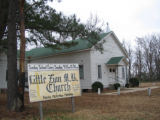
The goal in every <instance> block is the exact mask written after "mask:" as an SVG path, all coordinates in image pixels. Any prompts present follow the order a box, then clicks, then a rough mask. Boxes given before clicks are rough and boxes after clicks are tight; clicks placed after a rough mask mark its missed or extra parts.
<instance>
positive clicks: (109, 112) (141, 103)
mask: <svg viewBox="0 0 160 120" xmlns="http://www.w3.org/2000/svg"><path fill="white" fill-rule="evenodd" d="M142 85H143V86H145V87H146V86H148V85H149V86H150V85H152V84H151V83H150V84H149V83H147V85H146V84H141V86H142ZM157 85H159V83H157ZM159 103H160V88H158V89H154V90H152V95H151V96H150V97H149V96H147V91H141V92H135V93H127V94H121V95H120V96H117V95H115V96H111V95H110V96H105V95H99V96H98V95H97V94H95V93H84V94H83V95H82V96H81V97H76V98H75V104H76V112H75V113H72V112H71V99H70V98H64V99H57V100H50V101H47V102H43V111H44V118H45V119H44V120H159V119H160V114H159V113H160V104H159ZM38 106H39V104H38V103H29V102H28V95H27V94H26V95H25V111H24V112H21V113H10V112H8V111H7V110H6V95H5V94H0V119H1V120H38V119H39V109H38Z"/></svg>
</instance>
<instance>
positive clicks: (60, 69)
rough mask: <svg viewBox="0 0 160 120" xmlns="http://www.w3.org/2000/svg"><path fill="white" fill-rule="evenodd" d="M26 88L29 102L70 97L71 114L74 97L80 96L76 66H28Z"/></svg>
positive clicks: (77, 66)
mask: <svg viewBox="0 0 160 120" xmlns="http://www.w3.org/2000/svg"><path fill="white" fill-rule="evenodd" d="M28 86H29V99H30V102H40V115H41V118H43V110H42V101H46V100H51V99H59V98H66V97H71V100H72V112H74V111H75V104H74V97H75V96H80V95H81V88H80V80H79V65H78V64H28Z"/></svg>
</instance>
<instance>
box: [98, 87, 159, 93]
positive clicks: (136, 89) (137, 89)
mask: <svg viewBox="0 0 160 120" xmlns="http://www.w3.org/2000/svg"><path fill="white" fill-rule="evenodd" d="M148 88H150V89H151V90H152V89H156V88H160V87H159V86H151V87H144V88H125V89H122V90H120V94H123V93H132V92H138V91H147V90H148ZM101 95H118V91H117V92H110V93H102V94H101Z"/></svg>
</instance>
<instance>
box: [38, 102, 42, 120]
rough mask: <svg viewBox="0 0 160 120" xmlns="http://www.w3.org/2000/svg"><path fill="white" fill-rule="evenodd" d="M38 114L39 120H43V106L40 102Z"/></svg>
mask: <svg viewBox="0 0 160 120" xmlns="http://www.w3.org/2000/svg"><path fill="white" fill-rule="evenodd" d="M39 113H40V120H43V105H42V102H39Z"/></svg>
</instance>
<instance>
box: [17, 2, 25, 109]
mask: <svg viewBox="0 0 160 120" xmlns="http://www.w3.org/2000/svg"><path fill="white" fill-rule="evenodd" d="M24 2H25V0H19V3H20V59H19V63H20V68H19V70H20V71H19V86H18V89H19V98H20V101H21V103H22V104H21V109H22V110H23V109H24V85H25V44H26V40H25V25H24Z"/></svg>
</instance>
